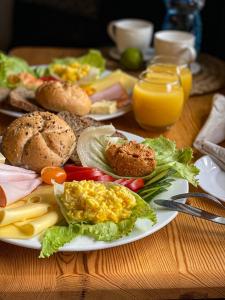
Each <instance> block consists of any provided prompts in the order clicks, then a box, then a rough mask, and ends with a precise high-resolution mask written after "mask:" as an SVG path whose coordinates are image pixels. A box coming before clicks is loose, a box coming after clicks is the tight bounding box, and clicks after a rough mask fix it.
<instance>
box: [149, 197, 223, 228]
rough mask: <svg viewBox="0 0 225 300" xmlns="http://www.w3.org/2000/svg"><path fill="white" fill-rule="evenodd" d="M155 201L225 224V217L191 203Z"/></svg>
mask: <svg viewBox="0 0 225 300" xmlns="http://www.w3.org/2000/svg"><path fill="white" fill-rule="evenodd" d="M154 202H155V203H156V204H158V205H160V206H163V207H166V208H169V209H171V210H175V211H179V212H182V213H185V214H188V215H191V216H194V217H198V218H202V219H205V220H208V221H211V222H215V223H218V224H222V225H225V218H223V217H221V216H217V215H214V214H211V213H209V212H207V211H205V210H202V209H199V208H197V207H194V206H191V205H187V204H183V203H179V202H175V201H171V200H155V201H154Z"/></svg>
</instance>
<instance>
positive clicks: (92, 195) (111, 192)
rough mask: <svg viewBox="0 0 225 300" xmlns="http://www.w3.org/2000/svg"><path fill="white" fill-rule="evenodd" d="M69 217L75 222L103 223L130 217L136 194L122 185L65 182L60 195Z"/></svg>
mask: <svg viewBox="0 0 225 300" xmlns="http://www.w3.org/2000/svg"><path fill="white" fill-rule="evenodd" d="M61 201H62V202H63V205H64V208H65V209H66V214H67V216H68V217H69V218H70V219H71V220H74V221H76V222H82V221H83V222H91V223H100V222H106V221H113V222H115V223H118V222H119V221H121V220H123V219H126V218H129V217H130V215H131V213H132V208H133V207H134V206H136V199H135V197H134V196H133V195H132V194H131V193H130V192H129V190H128V189H127V188H125V187H123V186H119V185H106V184H102V183H100V182H95V181H92V180H91V181H86V180H83V181H79V182H78V181H74V182H66V183H65V186H64V194H63V195H62V196H61Z"/></svg>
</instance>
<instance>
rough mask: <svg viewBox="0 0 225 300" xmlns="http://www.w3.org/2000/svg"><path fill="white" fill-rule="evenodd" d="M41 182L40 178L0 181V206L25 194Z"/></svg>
mask: <svg viewBox="0 0 225 300" xmlns="http://www.w3.org/2000/svg"><path fill="white" fill-rule="evenodd" d="M40 184H41V178H35V179H31V180H22V181H15V182H3V183H0V207H5V206H6V205H9V204H11V203H13V202H15V201H17V200H19V199H21V198H23V197H25V196H27V195H29V194H30V193H31V192H32V191H33V190H34V189H36V187H38V186H39V185H40Z"/></svg>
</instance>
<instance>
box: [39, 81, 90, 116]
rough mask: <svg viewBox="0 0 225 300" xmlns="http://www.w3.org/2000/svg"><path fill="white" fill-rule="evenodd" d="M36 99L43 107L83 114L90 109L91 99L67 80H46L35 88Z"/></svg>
mask: <svg viewBox="0 0 225 300" xmlns="http://www.w3.org/2000/svg"><path fill="white" fill-rule="evenodd" d="M36 101H37V102H38V103H39V104H40V105H41V106H42V107H44V108H45V109H49V110H52V111H57V112H60V111H63V110H64V111H69V112H71V113H74V114H76V115H78V116H84V115H86V114H88V113H89V112H90V110H91V100H90V99H89V97H88V95H87V94H86V93H85V92H84V91H83V90H82V89H81V88H80V87H79V86H78V85H77V84H72V83H68V82H60V81H47V82H44V83H43V84H42V85H41V86H40V87H39V88H38V89H37V90H36Z"/></svg>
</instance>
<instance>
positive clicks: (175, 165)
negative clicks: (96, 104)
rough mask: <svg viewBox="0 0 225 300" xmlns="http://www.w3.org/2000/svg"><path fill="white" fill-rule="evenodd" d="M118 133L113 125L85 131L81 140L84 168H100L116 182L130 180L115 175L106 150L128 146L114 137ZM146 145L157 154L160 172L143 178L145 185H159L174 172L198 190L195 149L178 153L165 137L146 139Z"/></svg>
mask: <svg viewBox="0 0 225 300" xmlns="http://www.w3.org/2000/svg"><path fill="white" fill-rule="evenodd" d="M115 131H116V130H115V128H114V127H113V126H112V125H105V126H101V127H89V128H87V129H85V130H84V131H83V132H82V133H81V135H80V137H79V139H78V143H77V153H78V156H79V158H80V161H81V163H82V165H83V166H86V167H93V168H97V169H99V170H101V171H103V172H105V173H106V174H108V175H111V176H113V177H114V178H129V177H125V176H119V175H117V174H115V172H114V171H113V169H112V168H111V167H110V165H109V164H108V162H107V160H106V156H105V150H106V148H107V145H108V143H109V142H111V143H117V144H118V143H120V144H121V143H123V142H124V143H126V140H122V139H115V138H113V137H111V136H112V135H113V134H114V133H115ZM142 143H143V144H145V145H146V146H148V147H150V148H152V149H153V150H154V151H155V157H156V161H157V167H156V169H155V170H154V171H153V172H152V173H151V174H149V175H147V176H144V177H142V178H143V179H144V180H145V181H148V180H151V183H152V181H153V178H154V181H157V180H158V179H161V178H162V177H164V176H166V175H167V174H168V175H169V174H170V173H171V171H172V170H173V171H175V172H173V176H174V177H178V178H182V179H186V180H188V181H189V182H190V183H191V184H193V185H194V186H197V184H198V181H197V180H196V178H195V176H196V175H198V173H199V170H198V169H197V168H196V167H195V166H194V165H193V164H192V163H191V160H192V157H193V152H192V149H191V148H185V149H177V148H176V144H175V142H173V141H171V140H169V139H166V138H165V137H163V136H160V137H159V138H154V139H146V140H145V141H143V142H142ZM158 177H160V178H158Z"/></svg>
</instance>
